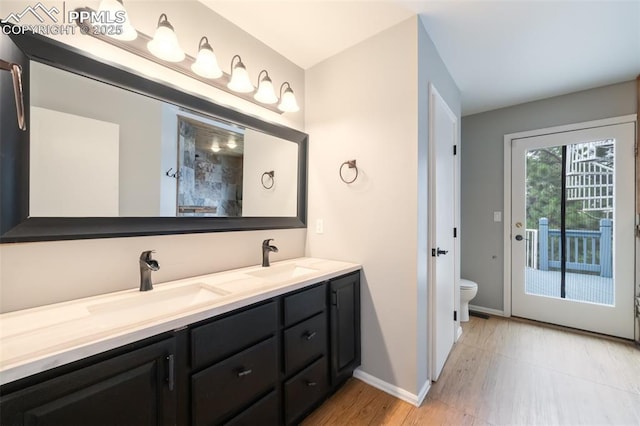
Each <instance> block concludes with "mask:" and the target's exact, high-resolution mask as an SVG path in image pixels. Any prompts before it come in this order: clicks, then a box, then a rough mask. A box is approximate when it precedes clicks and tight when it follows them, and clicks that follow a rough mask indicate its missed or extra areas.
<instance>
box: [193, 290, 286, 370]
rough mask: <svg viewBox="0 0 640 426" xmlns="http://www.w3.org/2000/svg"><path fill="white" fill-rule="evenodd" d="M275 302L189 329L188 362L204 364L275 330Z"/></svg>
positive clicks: (276, 321) (258, 339) (194, 364)
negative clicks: (189, 354)
mask: <svg viewBox="0 0 640 426" xmlns="http://www.w3.org/2000/svg"><path fill="white" fill-rule="evenodd" d="M277 324H278V313H277V309H276V302H269V303H267V304H265V305H260V306H257V307H255V308H251V309H249V310H246V311H244V312H240V313H239V314H235V315H231V316H229V317H226V318H223V319H220V320H217V321H214V322H212V323H209V324H206V325H202V326H200V327H197V328H194V329H193V330H192V331H191V351H192V352H191V366H192V367H193V369H194V370H197V369H200V368H202V367H206V366H208V365H211V364H213V363H214V362H217V361H220V360H222V359H224V358H226V357H228V356H230V355H233V354H234V353H236V352H238V351H240V350H242V349H244V348H246V347H248V346H250V345H252V344H253V343H256V342H259V341H260V340H263V339H265V338H267V337H269V336H270V335H272V334H273V333H275V330H276V327H277Z"/></svg>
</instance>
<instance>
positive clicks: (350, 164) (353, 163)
mask: <svg viewBox="0 0 640 426" xmlns="http://www.w3.org/2000/svg"><path fill="white" fill-rule="evenodd" d="M344 166H348V167H349V168H350V169H355V171H356V175H355V176H354V177H353V179H351V180H346V179H345V178H344V176H343V175H342V169H343V168H344ZM356 179H358V166H356V160H349V161H345V162H344V163H342V164H341V165H340V180H342V181H343V182H344V183H346V184H350V183H353V182H355V181H356Z"/></svg>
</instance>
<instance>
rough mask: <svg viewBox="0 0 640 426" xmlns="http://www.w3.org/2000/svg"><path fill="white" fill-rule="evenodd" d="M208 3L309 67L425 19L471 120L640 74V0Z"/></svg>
mask: <svg viewBox="0 0 640 426" xmlns="http://www.w3.org/2000/svg"><path fill="white" fill-rule="evenodd" d="M201 1H202V3H204V4H206V5H207V6H209V7H210V8H211V9H213V10H214V11H216V12H217V13H219V14H220V15H222V16H223V17H225V18H226V19H228V20H229V21H231V22H233V23H235V24H236V25H238V26H239V27H241V28H242V29H244V30H245V31H247V32H248V33H250V34H251V35H253V36H254V37H256V38H258V39H259V40H262V41H263V42H264V43H265V44H267V45H268V46H270V47H271V48H273V49H274V50H276V51H277V52H279V53H280V54H282V55H283V56H285V57H286V58H288V59H289V60H290V61H292V62H293V63H295V64H297V65H298V66H300V67H302V68H304V69H307V68H310V67H312V66H313V65H315V64H317V63H319V62H321V61H323V60H325V59H327V58H329V57H331V56H333V55H335V54H336V53H338V52H341V51H343V50H345V49H347V48H349V47H351V46H353V45H355V44H357V43H359V42H361V41H362V40H365V39H367V38H369V37H371V36H372V35H374V34H376V33H379V32H380V31H383V30H385V29H386V28H389V27H392V26H393V25H395V24H397V23H399V22H401V21H403V20H405V19H407V18H409V17H410V16H413V15H415V14H416V13H418V14H420V17H421V19H422V21H423V23H424V25H425V28H426V29H427V32H428V33H429V35H430V37H431V39H432V40H433V42H434V43H435V45H436V47H437V49H438V51H439V53H440V56H441V57H442V59H443V61H444V63H445V64H446V66H447V68H448V69H449V72H450V73H451V75H452V76H453V78H454V80H455V81H456V84H457V85H458V87H459V88H460V91H461V94H462V108H463V114H464V115H468V114H473V113H477V112H482V111H488V110H492V109H497V108H501V107H504V106H509V105H515V104H519V103H523V102H528V101H532V100H536V99H543V98H548V97H551V96H557V95H561V94H565V93H571V92H575V91H579V90H584V89H589V88H592V87H598V86H603V85H607V84H612V83H617V82H621V81H627V80H631V79H635V77H636V76H637V75H638V74H639V73H640V0H632V1H613V0H603V1H577V0H576V1H542V0H536V1H519V0H512V1H496V2H490V1H456V0H449V1H420V2H416V1H403V0H377V1H367V0H360V1H342V0H295V1H293V0H290V1H270V0H262V1H260V0H243V1H237V0H235V1H229V0H201Z"/></svg>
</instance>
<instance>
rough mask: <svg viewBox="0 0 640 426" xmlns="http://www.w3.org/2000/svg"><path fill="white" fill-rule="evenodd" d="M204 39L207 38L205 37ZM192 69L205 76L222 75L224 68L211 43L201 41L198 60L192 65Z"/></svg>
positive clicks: (215, 76)
mask: <svg viewBox="0 0 640 426" xmlns="http://www.w3.org/2000/svg"><path fill="white" fill-rule="evenodd" d="M203 39H205V38H204V37H203ZM191 70H192V71H193V72H195V73H196V74H198V75H199V76H202V77H204V78H220V77H222V70H221V69H220V66H219V65H218V59H217V58H216V55H215V53H213V49H212V48H211V46H210V45H209V43H204V44H203V43H202V40H201V42H200V49H199V50H198V55H197V56H196V61H195V62H194V63H193V64H192V65H191Z"/></svg>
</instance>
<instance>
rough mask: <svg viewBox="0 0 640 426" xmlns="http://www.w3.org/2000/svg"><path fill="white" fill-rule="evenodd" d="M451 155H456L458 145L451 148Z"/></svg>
mask: <svg viewBox="0 0 640 426" xmlns="http://www.w3.org/2000/svg"><path fill="white" fill-rule="evenodd" d="M453 155H458V145H454V146H453Z"/></svg>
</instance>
